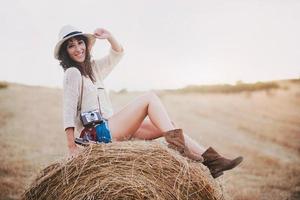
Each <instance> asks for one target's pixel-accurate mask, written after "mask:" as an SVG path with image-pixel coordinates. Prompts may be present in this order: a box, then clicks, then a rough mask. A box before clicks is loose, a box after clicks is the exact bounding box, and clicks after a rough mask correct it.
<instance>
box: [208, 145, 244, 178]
mask: <svg viewBox="0 0 300 200" xmlns="http://www.w3.org/2000/svg"><path fill="white" fill-rule="evenodd" d="M202 157H203V158H204V162H203V164H204V165H205V166H207V167H208V168H209V171H210V173H211V175H212V176H213V177H214V178H217V177H219V176H221V175H223V171H226V170H230V169H232V168H234V167H236V166H238V165H239V164H240V163H241V162H242V161H243V157H241V156H239V157H237V158H235V159H233V160H230V159H227V158H224V157H222V156H221V155H220V154H218V153H217V152H216V151H215V150H214V149H213V148H212V147H209V148H208V149H207V150H206V151H205V152H204V153H203V154H202Z"/></svg>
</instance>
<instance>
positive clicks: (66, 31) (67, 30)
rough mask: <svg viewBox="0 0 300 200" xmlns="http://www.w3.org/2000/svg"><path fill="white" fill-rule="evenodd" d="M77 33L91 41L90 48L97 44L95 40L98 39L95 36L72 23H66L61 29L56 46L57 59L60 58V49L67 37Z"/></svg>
mask: <svg viewBox="0 0 300 200" xmlns="http://www.w3.org/2000/svg"><path fill="white" fill-rule="evenodd" d="M76 35H84V36H86V37H87V39H88V41H89V46H88V49H89V50H91V48H92V47H93V45H94V44H95V41H96V38H95V36H94V35H93V34H90V33H83V32H81V31H80V30H79V29H78V28H75V27H73V26H71V25H66V26H63V27H62V28H61V29H60V31H59V34H58V42H57V44H56V45H55V48H54V57H55V58H56V59H58V54H59V49H60V47H61V45H62V44H63V43H64V41H66V40H67V39H69V38H71V37H74V36H76Z"/></svg>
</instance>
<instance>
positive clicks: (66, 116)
mask: <svg viewBox="0 0 300 200" xmlns="http://www.w3.org/2000/svg"><path fill="white" fill-rule="evenodd" d="M123 54H124V50H123V51H122V52H117V51H114V50H113V49H110V52H109V54H108V55H107V56H105V57H103V58H102V59H99V60H93V61H92V70H93V73H94V75H95V78H96V82H95V83H93V82H92V81H91V79H90V78H88V77H84V76H81V73H80V71H79V70H78V69H77V68H75V67H70V68H68V69H67V70H66V71H65V73H64V79H63V125H64V129H66V128H69V127H75V130H77V131H78V132H79V133H80V132H81V131H82V130H83V126H82V123H81V121H80V112H85V111H91V110H94V109H97V108H98V107H99V104H98V99H97V96H98V97H99V100H100V108H101V112H102V114H103V117H104V118H109V117H110V116H111V115H112V114H113V109H112V104H111V101H110V99H109V96H108V93H107V91H106V89H105V87H104V84H103V80H104V79H105V78H106V77H107V75H108V74H109V73H110V72H111V71H112V69H113V68H114V66H115V65H116V64H118V62H119V61H120V59H121V58H122V56H123ZM82 77H83V96H82V107H81V111H78V108H79V106H80V105H79V104H80V95H81V82H82Z"/></svg>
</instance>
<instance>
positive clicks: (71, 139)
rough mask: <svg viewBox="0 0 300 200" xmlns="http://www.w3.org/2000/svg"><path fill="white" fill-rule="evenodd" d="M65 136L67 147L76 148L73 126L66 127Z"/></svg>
mask: <svg viewBox="0 0 300 200" xmlns="http://www.w3.org/2000/svg"><path fill="white" fill-rule="evenodd" d="M66 136H67V143H68V148H69V149H73V148H76V144H75V141H74V139H75V137H74V128H73V127H70V128H67V129H66Z"/></svg>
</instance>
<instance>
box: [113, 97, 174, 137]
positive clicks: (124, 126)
mask: <svg viewBox="0 0 300 200" xmlns="http://www.w3.org/2000/svg"><path fill="white" fill-rule="evenodd" d="M147 115H148V116H149V118H150V120H151V122H152V123H153V124H154V125H155V126H156V127H157V128H158V129H159V130H160V131H161V132H165V131H168V130H172V129H174V126H173V124H172V123H171V120H170V118H169V116H168V114H167V111H166V109H165V108H164V106H163V105H162V103H161V101H160V99H159V98H158V97H157V96H156V95H155V94H154V93H153V92H149V93H147V94H144V95H142V96H140V97H138V98H137V99H135V100H133V101H132V102H130V103H129V104H128V105H127V106H125V107H124V108H123V109H122V110H121V111H119V112H117V113H116V114H114V115H113V116H111V117H110V118H109V119H108V123H109V127H110V131H111V133H112V137H113V139H115V140H124V139H125V140H126V139H129V138H131V137H132V135H133V134H134V133H135V132H136V131H137V130H138V128H139V127H140V126H141V124H142V122H143V121H144V119H145V117H146V116H147Z"/></svg>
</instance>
